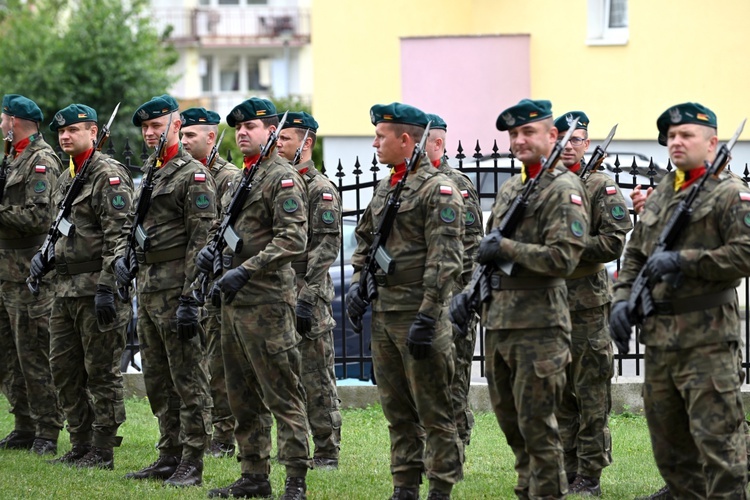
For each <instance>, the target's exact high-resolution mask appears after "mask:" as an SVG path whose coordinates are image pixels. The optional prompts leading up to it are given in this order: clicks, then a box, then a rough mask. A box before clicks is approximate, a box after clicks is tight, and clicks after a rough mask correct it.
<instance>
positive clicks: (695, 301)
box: [654, 288, 736, 316]
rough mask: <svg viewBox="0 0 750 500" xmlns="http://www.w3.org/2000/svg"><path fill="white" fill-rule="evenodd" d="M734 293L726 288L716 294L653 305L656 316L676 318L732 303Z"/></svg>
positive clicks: (663, 301) (658, 301)
mask: <svg viewBox="0 0 750 500" xmlns="http://www.w3.org/2000/svg"><path fill="white" fill-rule="evenodd" d="M735 297H736V292H735V290H734V288H728V289H726V290H722V291H721V292H716V293H707V294H705V295H695V296H693V297H681V298H679V299H674V300H657V301H656V302H655V303H654V306H655V309H656V314H658V315H660V316H676V315H678V314H686V313H690V312H694V311H702V310H704V309H711V308H713V307H719V306H723V305H724V304H731V303H732V302H734V300H735Z"/></svg>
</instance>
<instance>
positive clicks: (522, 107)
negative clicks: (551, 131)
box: [495, 99, 552, 132]
mask: <svg viewBox="0 0 750 500" xmlns="http://www.w3.org/2000/svg"><path fill="white" fill-rule="evenodd" d="M551 116H552V103H551V102H549V101H532V100H531V99H521V100H520V101H519V102H518V104H516V105H515V106H511V107H509V108H508V109H506V110H505V111H503V112H502V113H500V116H498V117H497V121H496V122H495V126H496V127H497V129H498V130H499V131H501V132H503V131H505V130H510V129H512V128H514V127H520V126H521V125H526V124H527V123H532V122H537V121H539V120H544V119H545V118H549V117H551Z"/></svg>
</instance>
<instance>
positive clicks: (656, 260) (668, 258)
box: [646, 252, 682, 281]
mask: <svg viewBox="0 0 750 500" xmlns="http://www.w3.org/2000/svg"><path fill="white" fill-rule="evenodd" d="M681 268H682V261H681V259H680V252H659V253H655V254H654V255H652V256H651V257H649V258H648V260H647V261H646V273H647V274H648V276H649V277H650V278H652V279H654V280H656V281H659V280H661V279H663V278H664V276H665V275H666V274H671V273H675V272H677V271H679V270H680V269H681Z"/></svg>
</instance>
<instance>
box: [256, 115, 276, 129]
mask: <svg viewBox="0 0 750 500" xmlns="http://www.w3.org/2000/svg"><path fill="white" fill-rule="evenodd" d="M258 119H259V120H260V121H261V123H262V124H263V128H268V127H270V126H272V125H273V126H274V127H278V126H279V117H278V115H271V116H264V117H261V118H258Z"/></svg>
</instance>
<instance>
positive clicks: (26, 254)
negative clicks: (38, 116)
mask: <svg viewBox="0 0 750 500" xmlns="http://www.w3.org/2000/svg"><path fill="white" fill-rule="evenodd" d="M31 139H32V140H31V143H30V144H29V145H28V146H26V148H25V149H24V150H23V151H22V152H21V154H19V155H18V156H17V157H16V158H14V159H13V160H11V161H10V162H9V165H8V178H7V180H6V182H5V191H4V192H3V202H2V204H0V259H2V262H3V265H2V266H0V281H12V282H15V283H24V282H25V281H26V278H28V277H29V263H30V262H31V258H32V257H33V256H34V254H35V253H36V251H37V250H38V249H39V247H40V246H41V244H42V243H43V242H44V238H45V236H46V233H47V230H48V229H49V227H50V225H51V224H52V220H53V219H54V216H55V215H54V205H53V204H52V192H53V191H54V188H55V183H56V181H57V177H58V176H59V175H60V169H61V168H62V164H61V163H60V159H59V158H58V157H57V155H55V152H54V151H53V150H52V148H51V147H50V146H49V145H48V144H47V143H46V142H45V141H44V139H43V138H42V136H41V135H38V134H35V135H34V136H32V137H31Z"/></svg>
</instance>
